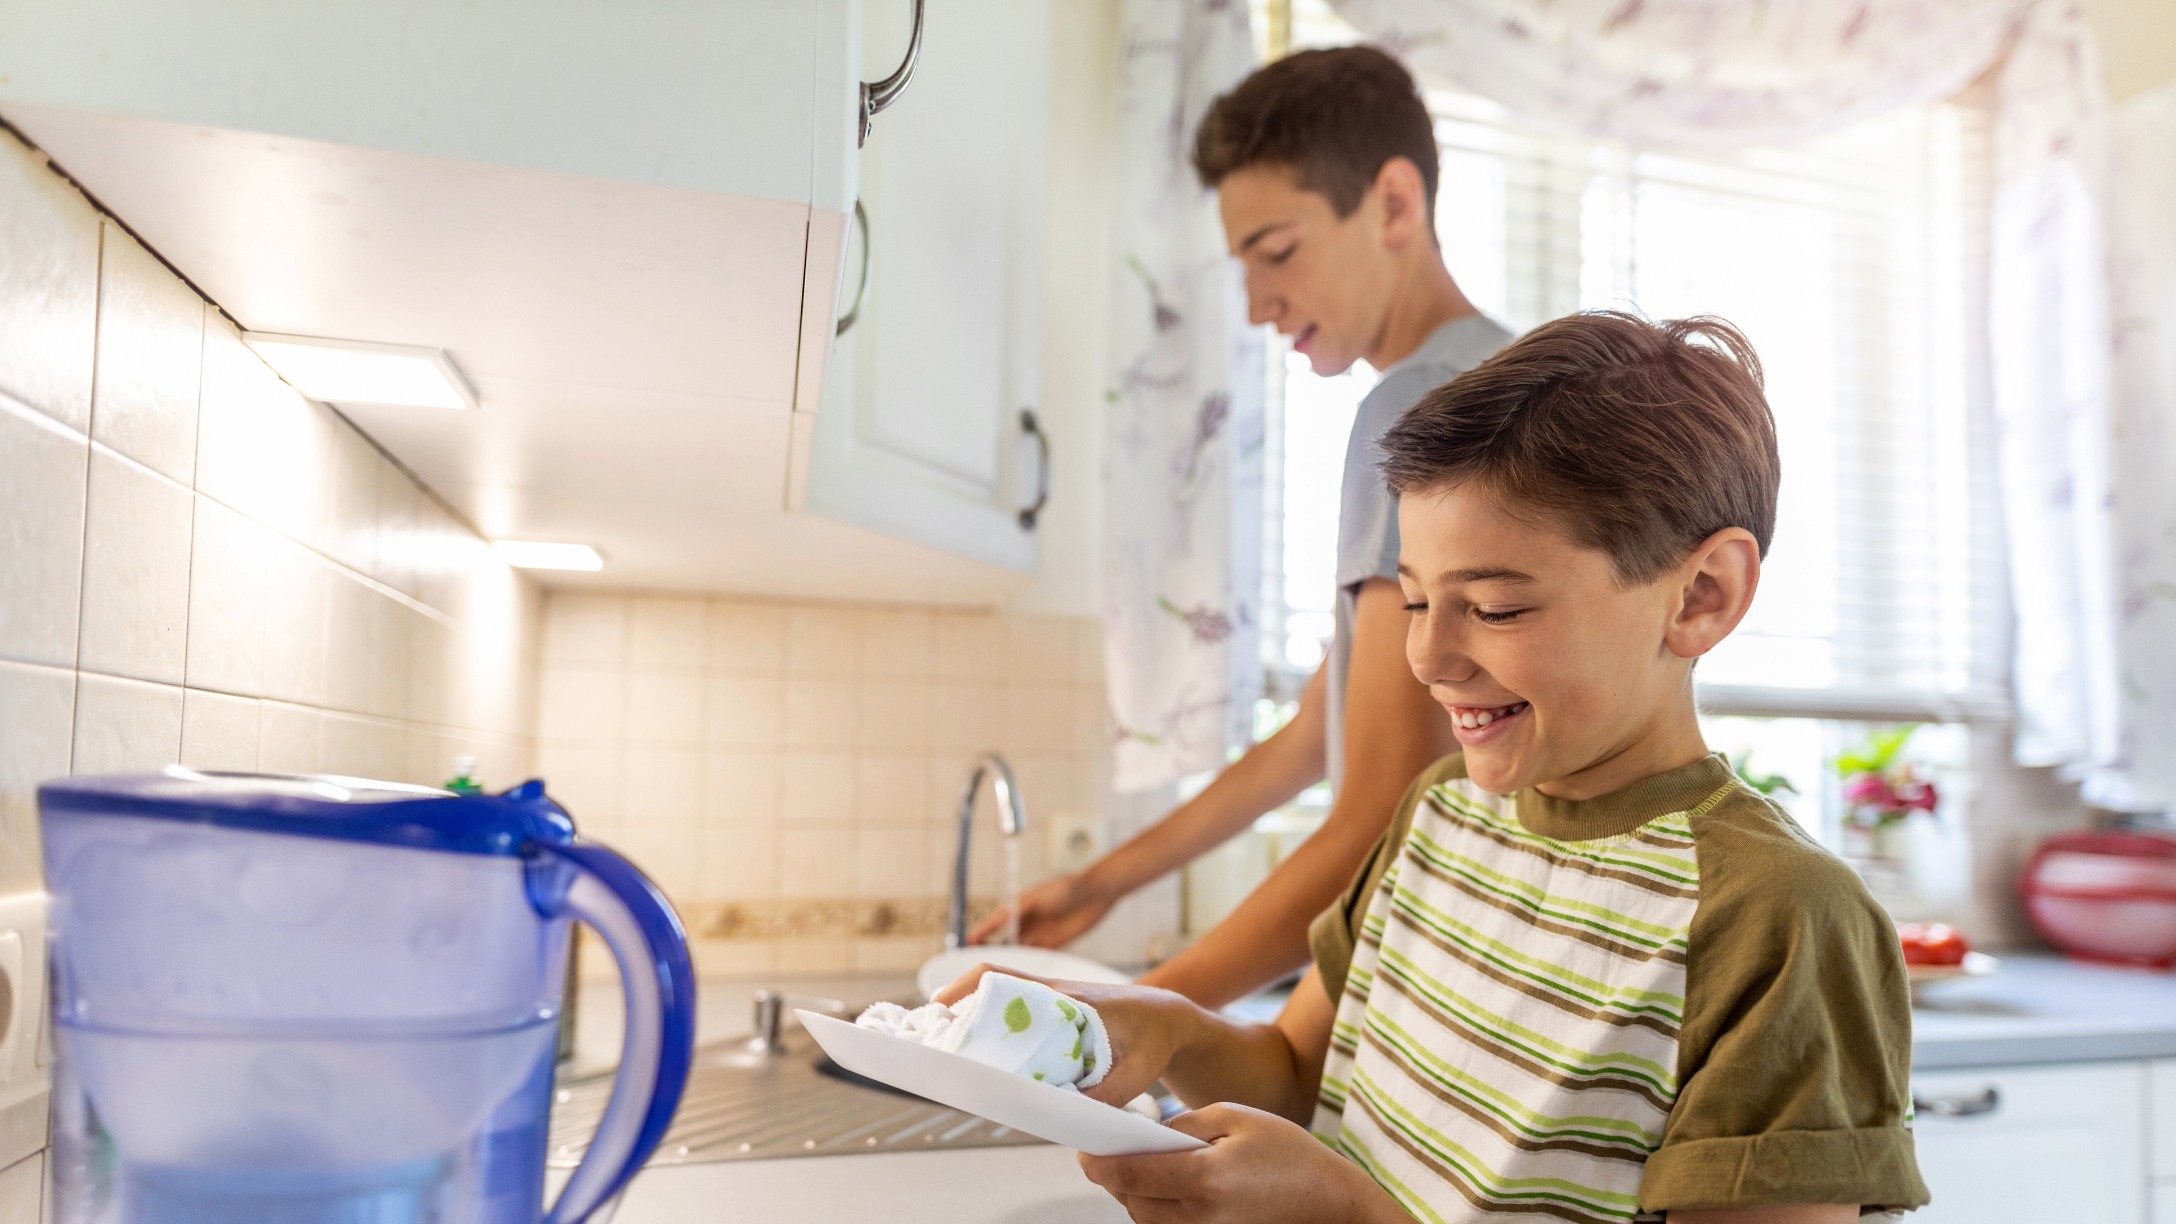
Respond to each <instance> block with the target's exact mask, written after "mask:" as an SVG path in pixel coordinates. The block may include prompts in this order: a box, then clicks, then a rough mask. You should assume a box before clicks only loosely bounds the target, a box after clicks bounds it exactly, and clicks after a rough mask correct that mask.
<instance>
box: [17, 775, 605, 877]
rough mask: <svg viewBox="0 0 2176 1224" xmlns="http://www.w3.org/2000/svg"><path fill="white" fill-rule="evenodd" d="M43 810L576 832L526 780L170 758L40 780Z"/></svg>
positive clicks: (265, 827)
mask: <svg viewBox="0 0 2176 1224" xmlns="http://www.w3.org/2000/svg"><path fill="white" fill-rule="evenodd" d="M38 807H39V810H40V811H41V812H42V813H43V814H44V815H47V816H52V815H57V814H80V815H94V816H139V817H148V818H151V819H154V820H180V821H188V822H191V823H196V824H210V825H218V826H220V827H222V828H230V829H250V830H254V831H257V832H262V833H291V834H294V835H297V836H301V837H330V838H338V839H340V840H343V841H356V842H372V843H375V844H378V845H385V846H406V847H409V848H411V849H416V850H451V851H454V852H457V853H461V854H498V855H518V854H521V853H522V852H523V851H524V850H525V849H527V848H528V847H530V846H532V845H534V844H537V843H545V844H549V845H559V846H563V845H566V844H568V843H569V842H572V841H573V840H574V821H573V820H572V819H570V818H569V817H568V816H567V814H566V812H565V811H564V810H562V809H561V808H560V806H559V805H558V804H556V803H554V802H552V800H551V798H550V796H548V795H546V794H545V793H544V783H543V782H542V781H540V780H532V781H528V782H524V783H522V784H521V785H520V786H517V787H515V788H513V789H512V790H510V791H507V792H505V793H504V794H498V795H456V794H454V793H453V792H451V791H446V790H440V789H438V788H437V787H432V786H409V785H405V784H403V783H399V782H372V781H366V780H364V779H362V778H344V777H339V776H336V775H331V774H255V773H223V772H217V771H213V770H198V769H189V768H186V767H184V766H180V765H170V766H168V767H167V768H166V769H164V770H162V771H160V772H158V773H148V774H115V775H109V776H104V777H85V778H63V779H60V780H58V781H53V782H48V783H46V784H45V785H43V786H40V787H39V788H38Z"/></svg>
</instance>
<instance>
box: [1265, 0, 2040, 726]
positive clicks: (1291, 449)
mask: <svg viewBox="0 0 2176 1224" xmlns="http://www.w3.org/2000/svg"><path fill="white" fill-rule="evenodd" d="M1293 18H1294V20H1293V32H1294V41H1295V44H1296V45H1299V46H1307V45H1325V44H1333V43H1340V42H1348V41H1353V39H1352V37H1351V35H1350V31H1349V30H1348V29H1346V28H1345V27H1344V26H1343V25H1342V23H1340V22H1338V21H1336V19H1335V17H1334V16H1333V15H1331V14H1329V13H1328V10H1327V8H1326V7H1325V6H1324V5H1322V4H1320V3H1319V2H1316V0H1303V2H1301V3H1298V4H1295V5H1294V7H1293ZM1428 100H1429V105H1430V107H1431V109H1432V110H1433V111H1434V112H1435V114H1436V118H1437V123H1436V136H1437V142H1438V144H1439V146H1440V150H1441V154H1442V186H1441V191H1440V193H1439V194H1440V198H1439V201H1438V208H1437V230H1438V234H1439V237H1440V239H1441V242H1442V245H1443V249H1444V257H1445V260H1446V262H1447V263H1448V264H1449V266H1450V268H1451V271H1452V273H1453V275H1455V276H1456V277H1457V278H1458V281H1459V283H1460V285H1461V286H1462V287H1463V288H1464V289H1465V291H1466V293H1467V295H1468V296H1469V297H1470V298H1472V299H1473V300H1474V302H1475V303H1476V304H1477V305H1479V306H1480V307H1481V308H1482V309H1483V310H1484V311H1486V312H1488V313H1489V314H1491V315H1493V316H1495V317H1497V318H1499V319H1502V320H1503V321H1505V322H1506V323H1507V324H1509V325H1511V326H1512V327H1513V328H1515V329H1524V328H1528V327H1532V326H1534V325H1535V324H1537V323H1540V322H1542V321H1543V320H1546V319H1550V318H1554V317H1556V316H1558V315H1561V314H1564V313H1567V312H1569V311H1572V310H1577V309H1582V308H1593V307H1619V308H1634V309H1638V310H1641V311H1643V312H1644V313H1646V314H1647V315H1649V316H1650V317H1654V318H1671V317H1677V316H1681V315H1688V314H1714V315H1720V316H1722V317H1723V318H1726V319H1728V320H1730V321H1731V322H1732V323H1734V324H1736V325H1738V326H1739V327H1740V328H1741V329H1742V330H1744V331H1745V333H1746V334H1747V336H1749V337H1750V338H1751V340H1752V342H1753V344H1754V347H1755V348H1756V350H1757V351H1758V352H1759V353H1760V356H1761V359H1762V362H1763V364H1764V366H1765V368H1766V373H1767V387H1768V396H1769V402H1770V404H1771V406H1772V407H1773V409H1774V411H1775V414H1776V422H1777V430H1778V435H1779V443H1780V445H1781V449H1782V454H1783V463H1784V480H1783V490H1782V500H1781V505H1780V508H1779V516H1778V523H1777V529H1776V535H1775V540H1774V543H1773V545H1772V546H1771V549H1770V552H1769V556H1768V562H1767V565H1766V567H1765V569H1764V573H1763V577H1762V589H1761V593H1760V596H1759V598H1758V599H1757V600H1756V602H1755V606H1754V609H1753V611H1752V614H1751V615H1750V616H1749V617H1748V619H1747V621H1746V622H1745V624H1744V625H1743V626H1741V628H1740V629H1739V631H1738V632H1737V633H1736V634H1734V635H1732V637H1731V638H1730V640H1728V641H1727V642H1725V643H1724V644H1723V645H1722V646H1721V647H1720V648H1718V649H1717V650H1716V651H1715V652H1714V653H1713V654H1712V655H1710V656H1709V657H1708V658H1707V659H1705V660H1703V661H1702V663H1701V666H1700V670H1699V678H1700V683H1701V692H1702V700H1703V703H1704V704H1705V705H1707V706H1708V708H1710V709H1711V710H1713V711H1715V712H1721V713H1745V714H1773V715H1778V716H1791V717H1818V718H1864V719H1884V720H1886V719H1915V720H1938V721H1975V720H1982V719H1997V718H2001V717H2004V716H2005V712H2006V709H2007V695H2006V692H2005V690H2004V685H2003V677H2004V675H2005V668H2004V666H2003V663H2002V645H2001V636H2002V633H2003V624H2002V620H2001V617H2002V615H2003V612H2002V609H2003V607H2004V597H2003V591H2002V589H2001V583H2002V571H2001V568H2000V561H1999V556H2000V545H2001V540H2000V520H1999V517H1998V515H1997V512H1996V510H1995V506H1994V502H1993V500H1992V490H1991V488H1990V487H1989V483H1988V480H1989V477H1988V473H1989V472H1990V471H1991V465H1990V464H1989V462H1988V459H1987V438H1986V437H1985V432H1986V431H1985V427H1984V424H1983V423H1982V422H1984V419H1985V417H1984V402H1983V401H1984V387H1983V386H1981V385H1979V384H1978V383H1976V382H1975V380H1974V377H1973V375H1972V371H1973V370H1974V369H1975V368H1977V363H1981V362H1983V361H1984V353H1983V352H1981V351H1979V350H1977V349H1976V345H1978V344H1980V343H1982V341H1981V332H1980V331H1979V329H1978V327H1977V325H1976V324H1975V322H1974V320H1975V318H1976V317H1977V316H1978V315H1979V314H1980V313H1981V310H1982V307H1981V303H1980V301H1979V299H1978V297H1977V294H1978V293H1979V292H1980V289H1981V287H1982V285H1983V278H1984V272H1983V269H1984V265H1985V258H1986V247H1985V239H1984V230H1985V217H1986V188H1985V183H1986V177H1987V167H1986V143H1987V141H1986V135H1987V133H1986V115H1985V111H1984V109H1981V108H1979V107H1977V106H1975V105H1973V104H1971V103H1969V102H1952V103H1944V104H1941V105H1935V106H1927V107H1920V108H1913V109H1910V110H1906V111H1901V112H1898V113H1896V114H1893V115H1890V116H1888V117H1885V118H1883V119H1880V120H1877V121H1875V122H1872V123H1867V124H1862V125H1860V126H1858V127H1855V128H1853V129H1851V130H1849V131H1846V132H1841V133H1837V134H1834V135H1832V136H1829V137H1825V138H1822V139H1820V140H1816V141H1812V142H1808V143H1806V144H1804V145H1801V146H1797V147H1793V148H1789V149H1756V150H1749V151H1745V152H1742V153H1739V154H1735V155H1730V156H1722V157H1693V156H1678V155H1671V154H1666V153H1658V152H1653V151H1648V150H1641V149H1636V148H1631V147H1628V146H1625V145H1622V144H1617V143H1612V142H1597V141H1591V140H1585V139H1582V138H1578V137H1575V136H1568V135H1565V134H1562V133H1557V132H1550V131H1545V130H1541V129H1538V128H1535V127H1532V126H1531V125H1523V124H1521V123H1519V122H1517V121H1516V120H1515V118H1514V117H1513V116H1510V115H1508V114H1506V113H1505V111H1504V110H1503V108H1502V107H1500V106H1497V105H1495V104H1494V103H1491V102H1488V101H1486V100H1484V99H1480V98H1476V97H1473V96H1471V95H1466V94H1459V93H1450V92H1443V91H1437V90H1430V91H1429V94H1428ZM1281 381H1282V385H1281V387H1280V388H1278V390H1281V392H1282V403H1281V404H1280V405H1279V406H1280V407H1282V408H1283V409H1284V410H1285V411H1284V413H1283V414H1282V416H1283V422H1282V423H1283V425H1284V426H1285V428H1286V429H1287V430H1288V431H1289V443H1288V445H1287V447H1286V448H1285V449H1284V451H1283V454H1282V455H1281V456H1280V457H1281V458H1282V459H1283V461H1284V467H1285V469H1286V470H1285V473H1284V476H1285V479H1284V481H1283V484H1284V488H1285V491H1286V493H1287V499H1286V501H1285V502H1284V505H1283V509H1284V515H1283V524H1282V526H1283V530H1282V532H1281V533H1280V541H1281V545H1282V548H1281V554H1282V555H1281V556H1277V557H1273V558H1271V563H1272V565H1273V566H1276V567H1277V568H1278V569H1279V570H1280V571H1281V573H1282V574H1283V577H1284V581H1283V582H1282V583H1281V584H1279V586H1281V589H1279V590H1276V591H1275V592H1274V595H1275V596H1276V598H1275V599H1274V602H1273V604H1272V607H1271V609H1270V610H1271V612H1272V614H1278V613H1282V614H1283V615H1284V616H1285V618H1286V625H1285V632H1284V633H1281V634H1274V633H1273V634H1270V635H1267V638H1268V641H1269V642H1273V643H1276V645H1275V646H1274V647H1273V649H1275V650H1276V651H1277V652H1278V653H1279V654H1282V655H1284V656H1286V657H1285V658H1284V659H1283V660H1281V662H1282V665H1283V666H1286V667H1295V668H1297V667H1303V666H1304V665H1305V664H1307V663H1308V662H1310V661H1311V660H1312V658H1313V657H1317V656H1315V655H1314V654H1313V653H1312V651H1311V649H1309V647H1310V645H1311V639H1312V637H1313V635H1314V634H1315V633H1316V632H1317V630H1318V629H1327V619H1328V618H1327V614H1326V613H1327V609H1328V607H1329V602H1328V599H1329V594H1330V592H1329V591H1328V590H1327V589H1326V587H1325V588H1324V589H1321V590H1317V588H1318V587H1324V579H1325V578H1326V577H1327V572H1328V571H1327V569H1326V568H1325V567H1326V566H1327V563H1328V561H1329V559H1330V558H1329V555H1328V554H1329V551H1330V549H1331V548H1332V546H1333V543H1334V535H1331V534H1330V530H1331V528H1332V527H1334V518H1333V519H1330V520H1329V521H1327V522H1326V521H1325V515H1324V512H1325V511H1327V510H1328V509H1329V508H1330V507H1331V506H1332V505H1334V501H1333V500H1331V499H1332V498H1333V497H1334V487H1335V486H1334V479H1333V477H1332V474H1331V473H1329V472H1327V471H1325V472H1322V473H1315V472H1314V471H1313V467H1312V466H1310V465H1314V466H1320V465H1322V464H1324V463H1326V460H1325V459H1324V458H1323V457H1322V456H1323V455H1324V454H1326V453H1331V448H1332V446H1333V444H1334V443H1335V442H1336V441H1338V440H1340V439H1341V436H1342V430H1343V428H1345V427H1346V426H1347V424H1348V423H1349V421H1350V419H1351V418H1350V415H1349V414H1350V407H1349V405H1347V404H1346V403H1345V401H1346V400H1348V399H1351V398H1356V397H1357V395H1358V394H1360V393H1362V392H1363V391H1364V390H1365V387H1366V386H1367V385H1368V384H1369V383H1370V382H1371V381H1372V380H1370V379H1368V378H1367V377H1366V376H1365V375H1364V374H1363V375H1362V376H1361V377H1358V378H1343V379H1335V380H1321V379H1316V378H1314V377H1312V376H1311V375H1309V374H1308V373H1306V371H1305V369H1304V366H1301V365H1295V366H1294V367H1292V368H1291V369H1289V370H1287V371H1285V372H1283V376H1282V380H1281ZM1323 426H1327V428H1323ZM1331 434H1337V435H1338V438H1333V437H1332V436H1331ZM1302 435H1308V436H1307V438H1306V442H1307V444H1306V445H1295V444H1291V443H1298V442H1300V441H1301V440H1302V439H1301V436H1302ZM1316 435H1319V436H1316ZM1316 553H1321V554H1322V555H1321V556H1320V557H1319V558H1317V557H1316V556H1315V554H1316ZM1277 605H1281V607H1279V606H1277Z"/></svg>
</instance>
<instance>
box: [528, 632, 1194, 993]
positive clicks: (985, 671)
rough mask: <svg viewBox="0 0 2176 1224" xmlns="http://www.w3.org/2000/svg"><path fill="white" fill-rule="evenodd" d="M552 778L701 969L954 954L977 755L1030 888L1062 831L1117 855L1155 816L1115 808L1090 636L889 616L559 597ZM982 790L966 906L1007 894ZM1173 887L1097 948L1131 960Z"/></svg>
mask: <svg viewBox="0 0 2176 1224" xmlns="http://www.w3.org/2000/svg"><path fill="white" fill-rule="evenodd" d="M544 623H545V628H544V663H543V679H542V693H541V697H540V703H539V711H538V721H537V733H538V749H537V753H538V764H539V766H540V769H541V771H542V772H543V774H544V775H545V777H546V779H547V781H548V782H549V784H550V786H551V789H552V792H553V794H555V795H557V796H558V797H559V798H560V800H561V801H562V802H563V803H565V804H566V805H567V807H568V808H569V809H570V810H571V811H572V812H573V813H574V816H575V819H576V822H577V823H578V824H579V825H580V827H581V828H582V829H583V830H584V831H585V832H586V833H588V834H590V835H592V836H595V837H597V838H598V839H600V840H603V841H607V842H610V843H612V844H614V845H615V846H617V847H618V848H619V849H621V850H622V851H624V852H625V853H626V854H627V855H628V856H629V857H631V858H633V859H635V860H636V861H637V862H638V863H640V864H641V865H642V866H643V867H644V869H645V870H647V871H649V872H650V873H651V875H652V876H653V877H654V878H655V879H656V880H657V881H658V882H659V883H660V884H661V885H662V886H663V887H664V888H665V890H666V892H667V893H668V894H670V895H671V897H672V898H673V901H674V903H675V905H676V906H677V907H678V908H679V909H680V911H681V914H682V916H683V918H684V919H685V920H686V921H687V923H688V927H689V931H690V934H691V935H693V936H694V937H695V940H696V958H697V966H698V968H699V969H700V970H702V971H703V972H706V973H734V974H765V973H775V974H780V975H791V974H795V973H820V972H836V971H840V970H849V969H857V970H893V969H911V968H912V967H913V966H915V965H917V964H919V963H920V962H921V960H922V959H923V958H924V957H926V956H927V955H929V954H930V953H931V952H933V951H935V950H936V949H937V948H938V946H939V944H940V941H941V936H942V914H943V908H944V899H945V897H946V895H947V888H948V885H949V880H950V875H949V871H950V862H951V856H952V848H953V845H954V837H955V826H954V816H953V814H954V812H955V810H956V804H957V802H958V796H959V792H960V790H961V787H962V784H963V783H964V782H965V780H966V777H967V772H968V769H969V767H970V764H971V762H972V760H973V758H974V755H975V753H976V752H977V751H978V750H982V749H993V750H996V751H999V752H1001V753H1003V754H1005V756H1006V757H1007V758H1008V760H1009V761H1010V762H1011V764H1012V765H1013V767H1014V769H1015V771H1016V773H1017V775H1018V777H1019V781H1020V789H1021V793H1022V795H1023V796H1024V798H1025V800H1026V803H1027V808H1028V823H1029V827H1028V831H1027V833H1026V834H1025V835H1024V836H1023V837H1022V838H1021V839H1020V844H1019V850H1020V856H1019V857H1020V860H1021V873H1022V877H1023V878H1024V879H1027V880H1034V879H1038V878H1041V876H1042V875H1043V874H1044V873H1045V871H1046V868H1047V867H1048V866H1050V865H1051V864H1049V863H1048V862H1047V861H1046V860H1047V859H1048V858H1049V854H1048V853H1047V851H1048V850H1049V847H1050V842H1051V836H1050V834H1051V831H1052V830H1053V829H1054V828H1065V827H1068V826H1070V825H1073V824H1075V823H1078V822H1086V823H1087V824H1088V825H1089V826H1091V827H1092V828H1093V829H1094V830H1095V831H1097V832H1099V833H1101V834H1102V835H1103V837H1104V840H1105V841H1108V839H1109V837H1110V836H1112V835H1117V834H1122V833H1124V832H1126V831H1128V830H1130V829H1132V828H1134V827H1137V826H1138V825H1139V824H1140V822H1141V820H1142V819H1144V818H1145V817H1148V816H1152V815H1154V814H1157V812H1158V811H1160V809H1159V808H1158V807H1157V806H1156V801H1155V799H1154V798H1153V797H1150V798H1143V799H1132V800H1123V801H1122V800H1120V799H1117V798H1115V797H1113V796H1111V795H1109V794H1108V778H1107V767H1106V762H1107V760H1108V757H1109V744H1108V739H1107V732H1106V729H1105V728H1106V717H1105V708H1106V707H1105V703H1104V697H1103V686H1102V662H1101V647H1100V641H1099V638H1098V635H1097V630H1096V624H1095V622H1094V621H1093V620H1089V619H1084V618H1073V617H1057V616H1029V615H1019V614H1004V613H990V612H982V611H962V610H958V609H941V608H925V607H912V606H901V605H887V604H824V603H791V602H783V601H765V600H755V599H741V598H702V597H693V596H668V595H641V594H626V595H622V594H609V593H606V594H599V593H592V592H580V593H577V592H558V593H554V594H553V595H551V596H550V597H549V598H548V599H547V601H546V604H545V618H544ZM992 821H993V817H992V815H991V807H990V801H989V795H988V792H987V790H985V791H984V793H983V800H982V805H981V812H980V815H979V816H978V821H977V823H978V828H977V830H976V836H975V856H974V866H973V877H972V878H973V885H972V887H971V890H970V891H971V895H972V896H974V897H975V898H976V899H977V901H978V902H979V903H980V904H983V905H987V904H988V903H989V902H990V900H992V899H993V898H994V897H995V896H996V894H997V893H998V892H999V890H1000V887H1001V885H1000V883H999V881H1000V879H1001V868H1002V863H1003V857H1004V856H1003V854H1002V852H1001V847H1000V843H999V840H998V838H997V837H996V836H995V835H994V833H993V829H992ZM1177 922H1178V905H1177V885H1176V884H1175V883H1172V882H1166V883H1165V884H1164V885H1162V886H1160V887H1157V888H1154V889H1151V890H1147V891H1146V892H1145V893H1144V894H1143V895H1142V896H1141V897H1139V898H1137V899H1136V900H1135V901H1133V902H1132V903H1130V904H1128V905H1126V906H1122V907H1121V908H1120V909H1119V910H1118V911H1117V912H1116V913H1114V915H1113V916H1112V918H1111V919H1110V920H1108V921H1107V922H1106V923H1105V924H1104V926H1103V927H1102V928H1101V929H1099V930H1098V931H1097V932H1096V933H1095V935H1093V936H1091V937H1090V939H1089V940H1087V941H1085V942H1084V943H1083V944H1082V945H1080V950H1082V951H1084V952H1086V953H1088V954H1089V955H1094V956H1099V957H1101V958H1103V959H1106V960H1111V961H1117V962H1122V963H1131V964H1138V963H1140V962H1142V961H1143V960H1144V959H1146V958H1147V957H1148V956H1149V955H1150V954H1151V952H1152V951H1154V946H1155V945H1156V944H1157V942H1158V940H1159V939H1160V938H1161V937H1165V936H1168V934H1169V933H1170V932H1172V931H1175V930H1176V929H1177Z"/></svg>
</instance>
